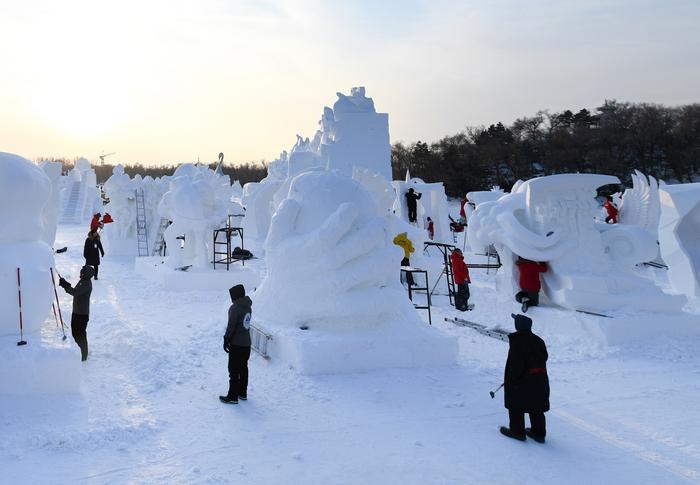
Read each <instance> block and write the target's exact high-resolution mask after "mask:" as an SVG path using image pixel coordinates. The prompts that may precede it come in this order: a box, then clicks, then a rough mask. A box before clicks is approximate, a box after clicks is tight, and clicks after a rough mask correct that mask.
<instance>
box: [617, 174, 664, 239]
mask: <svg viewBox="0 0 700 485" xmlns="http://www.w3.org/2000/svg"><path fill="white" fill-rule="evenodd" d="M660 216H661V202H660V200H659V184H658V182H657V181H656V179H655V178H654V177H651V176H649V177H648V178H647V176H646V175H644V174H643V173H641V172H640V171H638V170H635V171H634V173H633V174H632V188H631V189H627V190H625V193H624V194H623V196H622V203H621V204H620V222H621V223H622V224H628V225H632V226H637V227H641V228H642V229H645V230H647V231H649V232H650V233H651V234H652V235H653V236H654V237H655V238H656V237H657V235H658V226H659V217H660Z"/></svg>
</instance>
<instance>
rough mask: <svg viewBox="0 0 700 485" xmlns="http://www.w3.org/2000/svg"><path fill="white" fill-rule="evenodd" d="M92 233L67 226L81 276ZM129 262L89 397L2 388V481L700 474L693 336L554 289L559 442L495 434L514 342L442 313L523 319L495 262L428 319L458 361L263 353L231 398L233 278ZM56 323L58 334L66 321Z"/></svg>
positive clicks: (551, 321)
mask: <svg viewBox="0 0 700 485" xmlns="http://www.w3.org/2000/svg"><path fill="white" fill-rule="evenodd" d="M84 233H85V230H84V228H83V227H77V226H73V227H65V226H62V227H59V232H58V238H57V245H58V246H64V245H67V246H68V247H69V250H68V252H67V253H65V254H63V255H57V258H58V260H57V265H58V266H59V270H62V274H64V276H65V277H66V278H68V279H70V280H75V279H76V277H77V274H78V271H79V268H80V267H81V266H82V264H83V259H82V251H81V250H80V249H81V248H82V243H83V239H84V235H85V234H84ZM460 244H461V240H460ZM466 256H467V261H468V262H470V261H472V260H473V258H474V256H472V255H470V254H467V255H466ZM133 267H134V265H133V259H129V258H118V257H110V256H109V255H108V256H107V257H106V258H105V259H104V260H103V262H102V265H101V268H100V280H99V281H97V282H95V285H94V290H93V297H92V315H91V319H90V324H89V325H88V337H89V339H90V349H91V356H90V359H89V360H88V361H87V362H86V363H85V364H83V366H82V367H83V385H82V395H81V396H75V395H74V396H61V395H50V396H41V395H35V396H31V397H24V398H23V397H18V396H11V397H9V396H0V482H2V483H8V484H9V483H12V484H22V483H52V484H63V483H66V484H68V483H70V484H73V483H91V484H121V483H149V484H154V483H155V484H159V483H162V484H173V483H174V484H185V483H187V484H190V483H195V484H225V483H246V484H260V483H264V484H279V483H307V484H316V483H319V484H320V483H333V484H355V483H397V484H421V485H424V484H427V483H430V484H433V483H437V484H463V483H498V484H501V483H505V484H523V483H525V484H529V483H532V484H535V483H536V484H542V483H547V484H561V483H567V484H592V483H615V484H627V483H629V484H670V483H700V411H699V408H698V406H697V400H698V396H699V395H700V392H699V391H700V356H699V355H698V352H697V349H698V346H699V345H700V339H698V338H697V337H684V338H682V339H681V338H675V337H669V336H664V337H656V338H655V339H653V340H644V341H640V342H638V343H635V344H630V345H625V346H624V347H623V346H621V347H618V348H615V347H610V346H608V345H605V344H604V343H602V340H601V339H600V338H599V335H597V334H596V333H595V332H594V329H595V328H596V325H595V322H596V319H595V317H593V316H590V315H585V314H580V313H575V312H571V311H569V310H564V309H561V308H556V307H553V306H551V304H548V303H547V302H546V301H543V305H542V306H541V307H538V308H533V309H531V311H530V312H528V313H529V314H531V316H532V318H533V319H534V321H535V326H534V330H535V332H537V333H539V334H540V335H542V336H543V338H544V339H545V341H546V342H547V344H548V348H549V353H550V361H549V365H548V368H549V375H550V380H551V386H552V399H551V401H552V411H551V412H549V413H547V425H548V435H547V443H546V444H545V445H540V444H537V443H535V442H533V441H531V440H529V441H528V442H526V443H520V442H514V441H512V440H508V439H507V438H504V437H503V436H501V435H500V434H499V433H498V425H501V424H507V417H506V416H507V414H506V410H505V409H504V408H503V404H502V394H499V395H497V396H496V399H494V400H492V399H491V398H490V397H489V395H488V391H489V390H492V389H495V388H496V387H497V386H498V385H499V384H500V383H501V380H502V372H503V364H504V362H505V358H506V352H507V346H506V345H505V344H504V343H503V342H500V341H497V340H493V339H490V338H488V337H484V336H481V335H480V334H477V333H474V332H473V331H471V330H469V329H466V328H462V327H457V326H454V325H452V324H451V323H447V322H444V321H443V317H445V316H459V317H464V318H467V319H469V320H473V321H476V322H479V323H483V324H485V325H488V326H496V325H500V326H502V327H504V328H511V322H510V321H509V320H510V319H509V318H508V317H507V315H508V314H509V313H510V312H512V311H516V310H517V304H516V303H515V302H512V301H511V300H510V299H504V298H503V296H502V295H501V294H500V293H498V292H496V291H495V290H494V288H495V283H494V275H493V272H491V274H486V272H485V271H483V270H472V280H473V284H472V285H471V291H472V299H471V302H473V303H475V304H476V309H475V310H474V311H473V312H467V313H458V312H456V311H455V310H454V309H453V308H451V307H449V306H448V305H447V297H445V296H437V295H436V296H435V297H434V299H433V304H434V305H435V306H434V307H433V315H432V316H433V328H432V330H434V331H436V332H440V333H442V334H443V335H445V336H449V337H451V338H454V339H456V340H457V341H458V342H459V346H460V358H459V363H458V364H457V365H453V366H448V367H431V368H413V369H393V370H383V371H372V372H368V373H355V374H339V375H335V374H330V375H322V376H318V375H317V376H303V375H300V374H299V373H297V372H295V371H293V370H290V369H289V368H287V367H285V366H282V365H280V364H279V363H277V362H276V361H275V359H274V358H273V359H272V360H271V361H265V360H263V359H261V358H260V357H258V356H257V355H254V356H253V357H252V358H251V361H250V369H251V384H250V388H249V393H248V395H249V400H248V401H247V402H242V403H241V404H239V405H238V406H227V405H223V404H221V403H220V402H219V401H218V399H217V396H218V395H219V394H220V393H222V392H223V391H225V389H226V386H227V374H226V354H225V353H224V352H223V350H222V349H221V336H222V334H223V331H224V327H225V315H226V309H227V306H228V298H229V297H228V294H227V292H225V291H221V292H203V291H191V292H187V293H182V292H177V293H175V292H173V293H171V292H167V291H164V290H162V289H160V287H159V286H158V285H154V284H152V283H151V282H149V281H146V280H144V279H142V278H141V277H139V276H137V275H136V274H135V273H134V270H133ZM645 276H646V277H649V278H651V279H656V280H659V281H663V279H664V278H665V275H664V273H663V272H662V270H652V269H649V273H648V274H645ZM303 284H304V282H303V281H299V282H298V285H303ZM666 284H667V283H666ZM436 292H437V293H440V292H441V293H443V294H444V292H445V288H444V280H443V281H441V283H440V285H439V286H438V289H437V290H436ZM60 298H61V304H62V307H63V308H64V309H68V308H70V298H69V297H68V296H67V295H65V294H63V293H62V294H61V295H60ZM254 310H255V309H254ZM51 318H53V317H52V316H51ZM426 320H427V316H426ZM658 324H659V325H663V324H664V322H663V321H659V322H658ZM426 325H427V324H426ZM42 338H43V339H47V340H57V339H60V332H59V331H58V330H56V327H55V324H54V322H53V321H52V320H47V322H46V324H45V326H44V329H43V331H42ZM31 345H33V341H30V342H29V344H28V346H31ZM72 348H73V351H74V354H75V358H76V359H79V351H78V349H77V347H76V346H74V345H73V347H72ZM18 385H21V383H19V384H18Z"/></svg>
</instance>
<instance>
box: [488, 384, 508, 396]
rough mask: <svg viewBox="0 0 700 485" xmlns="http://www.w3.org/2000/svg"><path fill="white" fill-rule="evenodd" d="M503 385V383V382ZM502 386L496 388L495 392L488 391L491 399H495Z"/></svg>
mask: <svg viewBox="0 0 700 485" xmlns="http://www.w3.org/2000/svg"><path fill="white" fill-rule="evenodd" d="M503 384H505V382H504V383H503ZM503 384H501V385H500V386H498V388H497V389H496V390H495V391H489V395H490V396H491V399H493V398H494V397H496V393H497V392H498V391H500V390H501V387H503Z"/></svg>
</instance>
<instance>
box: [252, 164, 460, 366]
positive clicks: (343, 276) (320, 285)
mask: <svg viewBox="0 0 700 485" xmlns="http://www.w3.org/2000/svg"><path fill="white" fill-rule="evenodd" d="M389 217H390V216H388V215H387V214H386V213H385V212H384V211H382V210H381V209H380V208H379V207H378V206H377V205H376V203H375V199H374V198H373V197H372V195H371V194H370V192H368V191H367V190H366V189H365V188H364V187H362V185H360V184H359V183H358V182H356V181H354V180H352V179H351V178H350V177H346V176H344V175H342V174H340V173H337V172H326V171H313V172H307V173H303V174H301V175H298V176H297V177H295V178H294V179H293V180H292V183H291V184H290V187H289V192H288V197H287V198H286V199H285V200H284V201H283V202H282V204H281V205H280V207H279V208H278V209H277V211H276V212H275V214H274V216H273V218H272V222H271V226H270V231H269V234H268V237H267V239H266V241H265V253H266V262H267V268H268V273H267V277H266V279H265V280H264V281H263V283H262V284H261V285H260V287H259V288H258V290H257V291H256V292H255V295H254V307H253V309H254V310H253V314H254V318H255V321H256V322H257V323H258V324H259V325H260V326H261V327H262V328H264V329H265V330H267V331H268V332H270V333H272V335H273V345H274V349H273V350H272V352H273V354H274V355H273V358H276V359H280V360H282V361H285V362H288V363H290V364H291V365H293V366H294V367H295V368H297V369H298V370H300V371H302V372H306V373H327V372H341V371H356V370H365V369H371V368H379V367H393V366H398V367H403V366H414V365H426V364H427V365H430V364H447V363H452V362H454V359H455V356H456V343H455V342H454V341H452V340H450V339H446V338H444V337H440V336H438V335H436V334H435V333H433V332H431V331H430V329H429V328H426V325H425V323H423V322H422V320H421V319H420V317H419V316H418V314H417V313H416V311H415V309H414V308H413V307H412V305H411V303H410V302H409V300H408V298H407V295H406V292H405V290H404V289H403V287H402V286H401V284H400V283H399V263H400V261H401V257H402V256H401V251H400V249H399V248H398V247H396V246H395V245H393V244H392V242H391V241H392V239H393V237H394V234H393V233H392V231H391V224H390V220H389ZM301 327H304V328H306V329H301Z"/></svg>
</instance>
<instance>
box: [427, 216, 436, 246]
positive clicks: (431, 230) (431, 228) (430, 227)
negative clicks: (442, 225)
mask: <svg viewBox="0 0 700 485" xmlns="http://www.w3.org/2000/svg"><path fill="white" fill-rule="evenodd" d="M434 237H435V223H434V222H433V220H432V219H431V218H430V217H428V238H429V239H430V240H431V241H432V240H433V238H434Z"/></svg>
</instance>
